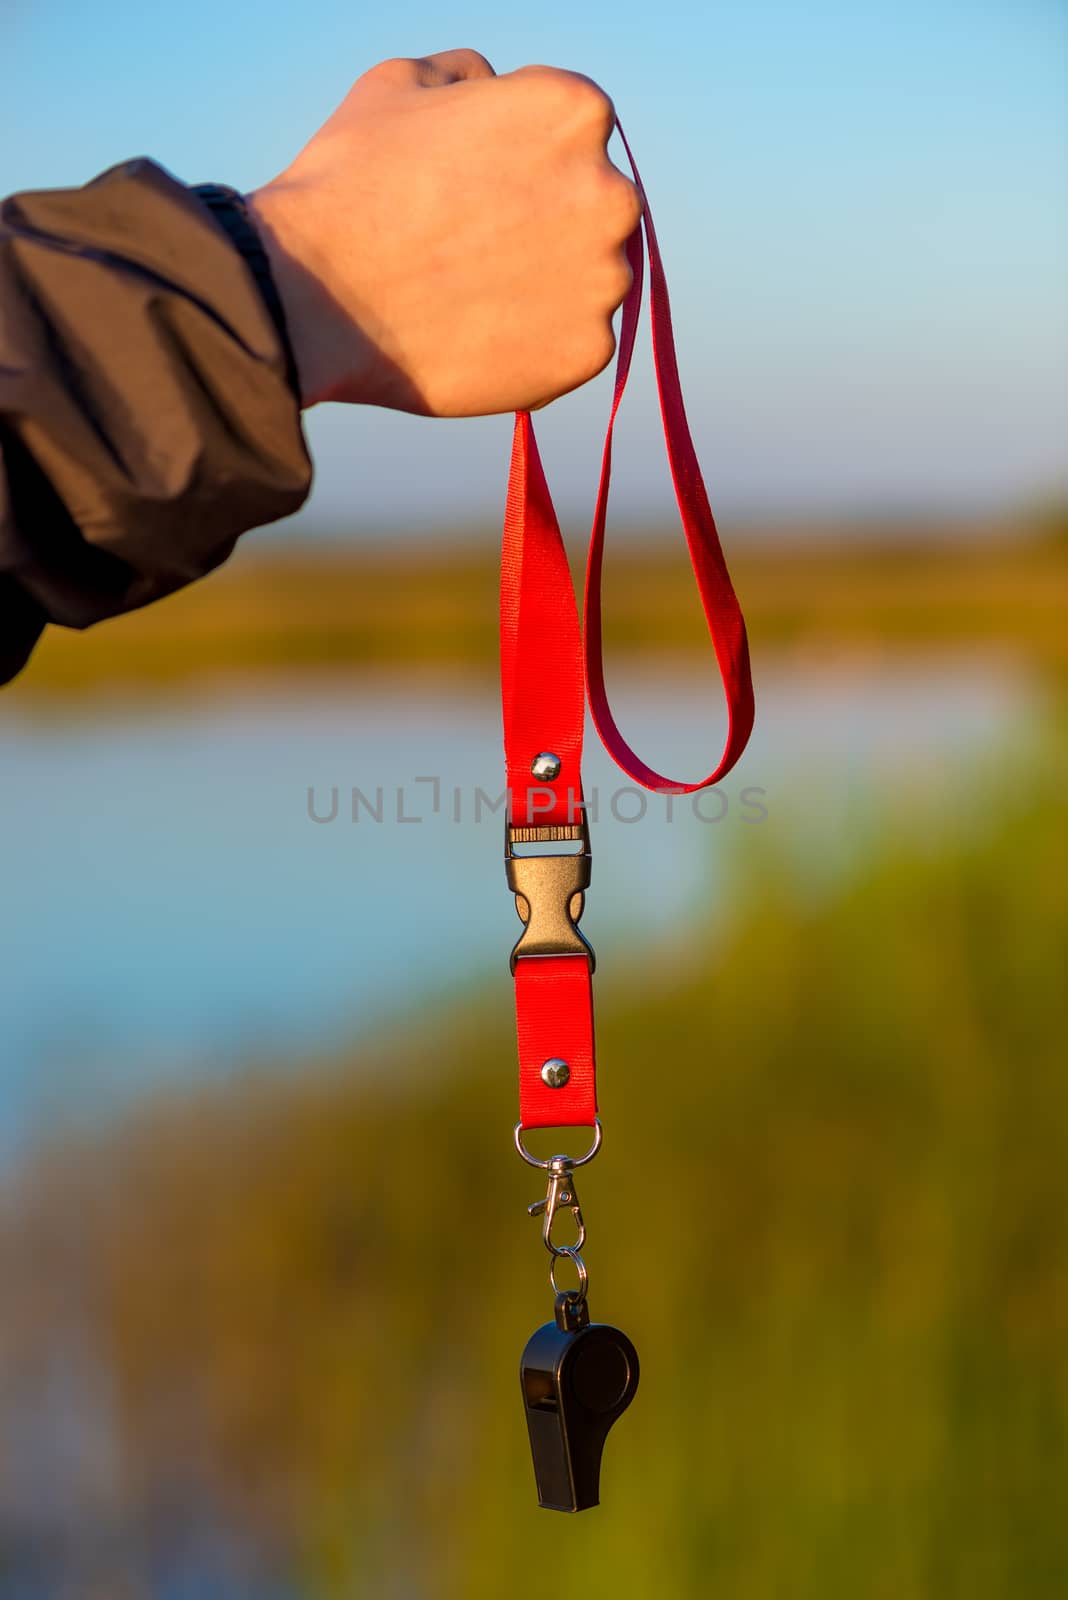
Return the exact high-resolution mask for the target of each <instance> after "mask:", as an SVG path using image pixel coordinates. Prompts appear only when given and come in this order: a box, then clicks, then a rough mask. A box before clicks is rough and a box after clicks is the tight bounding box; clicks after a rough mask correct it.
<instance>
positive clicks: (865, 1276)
mask: <svg viewBox="0 0 1068 1600" xmlns="http://www.w3.org/2000/svg"><path fill="white" fill-rule="evenodd" d="M1056 751H1057V746H1056V745H1055V743H1054V740H1053V738H1052V736H1051V737H1050V739H1049V740H1048V743H1047V745H1046V747H1045V748H1044V749H1043V750H1042V751H1041V752H1040V753H1039V754H1038V755H1037V756H1036V757H1035V759H1034V760H1031V761H1029V762H1025V761H1021V760H1019V759H1016V755H1017V754H1018V753H1017V752H1014V759H1013V761H1012V763H1011V767H1010V764H1009V763H1007V767H1010V770H1007V771H1006V775H1005V776H1004V778H1003V779H1001V780H997V781H996V794H995V797H994V799H993V800H992V801H991V803H990V805H989V806H986V807H982V808H974V809H973V811H971V812H969V815H968V817H967V819H963V818H961V819H959V820H958V822H957V824H956V826H953V825H952V824H950V825H949V826H950V827H951V828H952V831H950V832H948V833H947V832H945V831H941V832H939V833H938V834H937V836H935V835H925V834H924V833H923V831H922V830H921V829H918V828H917V827H916V825H915V819H914V818H906V817H905V816H904V815H902V814H895V813H894V812H893V811H892V810H887V811H886V812H885V814H884V818H883V824H884V825H883V829H882V832H881V837H880V841H879V843H878V844H877V845H875V846H873V848H872V850H871V852H870V854H869V856H868V857H867V859H865V860H864V861H863V862H861V863H860V864H859V865H858V866H857V867H856V868H855V869H854V870H853V871H852V872H851V875H850V876H849V877H848V879H846V880H845V881H841V880H840V881H838V882H837V884H836V885H835V886H834V887H833V888H832V889H830V890H827V889H826V888H825V889H823V890H822V891H820V892H815V891H814V890H813V889H812V887H811V884H806V882H805V881H804V879H803V875H798V873H797V872H796V871H795V869H792V868H791V867H790V866H789V865H788V864H787V863H786V862H785V861H779V862H773V861H771V860H769V858H768V854H767V850H768V847H767V845H766V842H765V840H764V839H763V837H762V838H761V840H760V852H759V855H758V854H757V853H755V851H753V850H750V851H749V852H748V853H747V854H746V855H744V856H742V857H741V858H739V859H738V860H737V862H736V864H735V868H734V871H735V873H736V879H737V881H736V884H735V890H736V892H735V893H734V894H733V895H732V899H731V903H732V904H733V905H735V906H737V907H738V908H739V910H738V912H737V914H736V916H735V919H734V921H733V923H732V924H731V925H730V926H729V927H728V928H727V930H726V931H725V932H724V933H722V934H720V935H717V936H716V938H715V940H713V938H712V936H711V935H708V936H707V937H705V936H701V935H700V934H699V935H698V936H697V937H695V938H693V939H687V940H686V942H685V943H684V944H680V945H679V946H678V948H672V949H663V948H662V949H660V950H658V951H657V952H656V953H655V959H647V958H649V957H651V956H652V955H653V953H652V952H645V953H639V955H638V956H637V957H636V964H635V965H634V967H633V969H632V970H629V971H626V972H620V971H618V970H617V972H616V973H615V974H614V975H613V974H610V973H605V974H604V975H603V976H602V977H601V978H600V979H599V980H598V983H599V992H598V1011H599V1040H600V1059H601V1067H602V1094H603V1099H602V1110H603V1112H604V1115H605V1119H606V1127H607V1133H606V1139H605V1147H604V1151H603V1153H602V1155H601V1157H600V1158H599V1159H598V1161H597V1163H596V1164H595V1165H594V1166H593V1167H591V1168H589V1169H587V1171H586V1172H585V1173H584V1174H583V1179H584V1181H583V1182H582V1184H581V1186H580V1190H581V1194H582V1197H583V1201H584V1208H585V1212H586V1218H587V1222H588V1223H589V1226H590V1243H589V1248H588V1259H589V1261H590V1263H591V1273H592V1289H591V1304H592V1307H593V1311H594V1315H595V1316H601V1317H604V1318H606V1319H609V1320H615V1321H618V1322H619V1323H621V1324H622V1325H623V1326H624V1327H625V1328H626V1329H627V1331H628V1332H629V1333H630V1334H631V1335H632V1337H633V1338H634V1340H635V1342H636V1344H637V1346H638V1349H639V1352H640V1354H641V1356H642V1362H643V1376H642V1383H641V1388H640V1390H639V1393H638V1396H637V1398H636V1400H635V1402H634V1405H633V1406H632V1408H631V1410H630V1411H629V1412H628V1414H627V1416H626V1417H625V1418H624V1419H623V1420H622V1421H621V1422H620V1424H619V1425H618V1427H617V1429H616V1430H615V1432H614V1433H613V1435H612V1436H611V1438H610V1440H609V1443H608V1448H607V1450H606V1455H605V1463H604V1472H603V1477H602V1492H603V1497H604V1504H603V1505H602V1506H601V1507H600V1508H599V1509H598V1510H597V1511H594V1512H590V1513H588V1514H585V1515H583V1516H580V1517H578V1518H573V1519H570V1518H565V1517H561V1516H559V1515H554V1514H551V1513H547V1512H542V1511H539V1510H538V1509H537V1507H536V1503H535V1498H534V1490H533V1482H532V1475H531V1469H530V1465H529V1460H528V1456H527V1444H526V1437H525V1429H524V1424H523V1417H522V1410H521V1405H520V1398H519V1389H518V1381H517V1363H518V1357H519V1353H520V1350H521V1348H522V1346H523V1343H524V1341H525V1340H526V1337H527V1335H528V1334H529V1333H530V1331H531V1330H532V1328H533V1327H534V1326H535V1325H536V1323H538V1322H539V1321H543V1320H545V1318H546V1316H547V1315H548V1313H549V1311H550V1307H551V1302H550V1296H549V1291H548V1287H547V1285H546V1283H545V1279H544V1274H545V1257H544V1252H543V1250H542V1248H541V1245H540V1242H539V1238H538V1230H537V1227H536V1225H535V1224H534V1223H532V1222H530V1221H529V1220H528V1219H527V1218H526V1217H525V1215H524V1207H525V1205H526V1204H527V1203H528V1202H529V1201H531V1200H533V1199H535V1198H536V1197H537V1194H538V1184H537V1175H536V1174H532V1173H531V1172H530V1171H529V1170H528V1169H524V1168H522V1167H521V1165H520V1163H519V1162H518V1161H517V1160H516V1158H515V1155H514V1153H513V1152H512V1150H511V1147H510V1142H509V1129H510V1126H511V1121H512V1117H513V1114H514V1088H513V1078H514V1067H513V1055H514V1052H513V1040H512V1036H511V1017H510V1000H509V995H508V984H507V980H506V978H502V980H501V982H500V983H499V984H498V985H495V986H494V988H493V990H492V993H487V994H486V995H485V996H482V997H479V996H475V997H472V998H471V999H470V1000H465V1001H464V1002H463V1003H462V1004H458V1005H457V1006H456V1008H455V1010H454V1011H453V1012H452V1013H451V1014H440V1013H438V1014H435V1015H433V1016H428V1017H425V1018H422V1019H415V1020H412V1021H410V1022H408V1023H407V1024H406V1025H405V1026H404V1027H403V1029H402V1030H401V1031H400V1032H398V1033H396V1034H394V1035H391V1036H388V1037H384V1038H382V1039H380V1040H378V1041H376V1042H375V1043H374V1044H371V1045H368V1046H366V1047H364V1048H361V1050H360V1052H359V1054H358V1056H354V1058H353V1059H352V1060H351V1061H348V1062H341V1063H334V1064H319V1070H317V1071H314V1072H309V1074H308V1075H307V1076H305V1078H304V1079H303V1080H302V1081H294V1080H292V1079H287V1080H286V1081H284V1082H279V1081H277V1080H265V1079H260V1078H257V1077H256V1076H255V1075H252V1074H250V1075H249V1076H248V1077H247V1078H245V1079H244V1080H242V1081H240V1082H236V1083H232V1084H230V1085H228V1086H226V1087H223V1088H220V1089H218V1090H215V1091H211V1092H207V1093H198V1094H196V1095H195V1096H191V1097H189V1098H187V1099H178V1100H174V1101H172V1102H171V1103H170V1104H166V1105H164V1104H156V1105H154V1106H152V1107H150V1108H147V1109H146V1110H145V1111H144V1112H142V1113H141V1114H140V1115H138V1116H137V1117H135V1118H134V1119H132V1120H130V1121H129V1122H128V1123H127V1124H126V1125H125V1126H124V1128H122V1129H121V1130H119V1131H117V1132H114V1133H112V1134H111V1135H108V1136H107V1137H105V1138H103V1139H102V1140H100V1139H98V1140H95V1141H92V1140H90V1141H87V1142H85V1143H83V1144H82V1145H81V1146H76V1145H74V1144H71V1145H68V1146H66V1147H64V1148H63V1149H61V1150H59V1151H57V1152H56V1153H55V1155H54V1157H53V1158H52V1159H51V1160H50V1161H49V1160H42V1161H41V1162H40V1163H39V1164H38V1165H37V1166H36V1168H35V1169H34V1170H33V1171H32V1172H31V1173H29V1174H27V1175H25V1176H24V1177H23V1178H22V1179H21V1180H20V1183H19V1185H18V1186H17V1188H16V1189H15V1190H13V1191H12V1192H11V1193H10V1194H9V1196H8V1202H9V1203H8V1208H7V1212H6V1215H7V1218H8V1228H7V1230H6V1232H5V1233H4V1235H3V1243H2V1248H3V1252H4V1262H5V1266H4V1277H5V1288H6V1305H5V1327H6V1345H5V1349H6V1351H7V1354H6V1357H5V1358H4V1360H5V1361H6V1371H5V1372H3V1373H2V1374H0V1376H3V1377H5V1378H6V1379H7V1388H6V1389H5V1384H4V1382H3V1381H0V1396H2V1395H3V1394H4V1393H11V1392H12V1391H11V1382H10V1379H11V1370H12V1363H13V1362H14V1363H15V1367H16V1368H17V1370H18V1371H19V1374H20V1379H19V1381H20V1385H21V1393H22V1394H23V1396H24V1397H25V1396H26V1395H27V1394H29V1393H31V1392H32V1387H33V1383H34V1382H35V1381H36V1382H38V1383H39V1384H41V1385H44V1384H45V1383H46V1382H47V1374H48V1370H49V1367H48V1358H47V1355H46V1352H47V1349H48V1347H49V1345H50V1343H54V1330H55V1328H56V1327H57V1326H61V1327H66V1328H68V1329H70V1328H75V1329H77V1330H79V1334H78V1337H79V1340H81V1341H83V1342H84V1346H85V1348H86V1349H88V1350H89V1351H91V1352H93V1357H94V1359H95V1360H96V1361H97V1362H99V1364H100V1370H101V1372H102V1373H103V1384H102V1388H103V1391H104V1392H105V1393H106V1394H107V1396H108V1397H109V1400H108V1404H109V1407H110V1408H112V1413H113V1416H114V1420H115V1425H116V1430H117V1438H118V1451H117V1456H116V1461H117V1463H118V1465H117V1466H116V1467H115V1468H114V1469H113V1470H114V1473H115V1475H116V1478H115V1481H116V1483H117V1488H114V1489H113V1491H112V1493H113V1497H114V1504H115V1505H117V1506H119V1508H120V1511H117V1512H115V1513H114V1514H115V1515H116V1516H118V1517H120V1520H122V1519H125V1521H124V1522H123V1524H122V1525H123V1526H130V1527H136V1528H140V1527H143V1526H146V1525H147V1526H151V1525H152V1524H153V1521H154V1519H155V1520H159V1519H163V1520H164V1521H165V1520H166V1518H167V1516H168V1515H173V1514H174V1506H175V1504H179V1505H181V1504H185V1503H194V1504H201V1503H207V1504H210V1505H211V1506H212V1507H213V1508H214V1512H215V1514H217V1515H218V1516H220V1517H223V1518H225V1519H226V1521H227V1523H228V1524H229V1525H232V1526H235V1527H240V1528H241V1529H243V1530H245V1531H246V1533H247V1536H248V1538H249V1539H250V1540H251V1541H252V1542H253V1544H254V1545H256V1546H257V1547H258V1548H260V1549H269V1550H272V1551H274V1552H275V1557H274V1559H275V1560H276V1561H277V1563H278V1570H285V1571H287V1572H289V1573H290V1574H291V1575H292V1578H293V1582H294V1592H295V1593H298V1594H299V1595H301V1596H302V1597H307V1600H342V1597H345V1600H348V1597H352V1596H364V1595H370V1594H376V1595H383V1596H402V1595H403V1596H413V1597H419V1600H423V1597H427V1600H500V1597H501V1596H503V1595H507V1596H510V1597H514V1600H542V1596H543V1595H544V1594H545V1593H546V1590H547V1589H548V1588H550V1587H553V1586H558V1585H561V1584H563V1585H566V1587H567V1589H568V1591H569V1592H571V1593H574V1594H588V1595H590V1596H608V1595H610V1596H613V1597H614V1600H648V1597H651V1596H657V1597H659V1596H670V1597H672V1600H690V1597H693V1600H699V1597H700V1600H703V1597H705V1596H708V1595H722V1596H729V1597H730V1600H778V1597H784V1596H788V1597H789V1600H828V1597H836V1600H837V1597H841V1600H847V1597H848V1600H859V1597H864V1600H884V1597H885V1600H995V1597H997V1600H1003V1597H1006V1596H1010V1595H1011V1596H1020V1597H1027V1600H1054V1597H1057V1600H1059V1597H1060V1596H1062V1595H1063V1594H1064V1592H1065V1582H1066V1578H1068V1516H1066V1515H1065V1484H1066V1483H1068V1162H1066V1153H1068V1152H1066V1142H1068V1082H1066V1078H1065V1073H1064V1040H1065V1037H1066V1035H1068V1015H1066V1010H1068V1006H1066V998H1065V982H1064V975H1065V954H1066V945H1068V939H1066V934H1068V915H1066V907H1065V896H1064V884H1065V876H1066V875H1065V864H1066V863H1065V844H1064V826H1063V812H1062V808H1061V801H1060V796H1061V792H1062V788H1063V781H1064V776H1065V774H1064V772H1063V766H1062V765H1061V764H1060V763H1059V759H1058V757H1057V755H1056ZM932 826H933V825H932ZM695 870H696V869H695ZM46 1329H50V1330H53V1332H52V1333H49V1334H48V1335H47V1337H46V1335H45V1332H44V1330H46ZM12 1352H16V1354H13V1353H12ZM18 1352H21V1354H18ZM19 1363H21V1365H19ZM34 1373H36V1378H34ZM24 1403H25V1402H24ZM138 1592H140V1591H138Z"/></svg>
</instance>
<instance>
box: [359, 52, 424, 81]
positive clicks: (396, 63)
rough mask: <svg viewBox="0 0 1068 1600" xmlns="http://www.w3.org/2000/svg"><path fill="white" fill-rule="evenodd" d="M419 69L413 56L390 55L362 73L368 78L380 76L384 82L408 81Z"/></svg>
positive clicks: (412, 78)
mask: <svg viewBox="0 0 1068 1600" xmlns="http://www.w3.org/2000/svg"><path fill="white" fill-rule="evenodd" d="M418 71H419V63H418V61H417V60H416V59H415V58H414V56H390V57H389V58H388V60H386V61H379V62H378V64H377V65H376V66H373V67H371V69H370V70H369V71H368V72H367V73H365V74H364V76H365V77H368V78H381V79H382V80H383V81H384V82H386V83H410V82H412V81H414V79H415V78H416V76H417V74H418Z"/></svg>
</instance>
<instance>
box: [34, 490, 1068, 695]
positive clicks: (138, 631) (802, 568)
mask: <svg viewBox="0 0 1068 1600" xmlns="http://www.w3.org/2000/svg"><path fill="white" fill-rule="evenodd" d="M1064 525H1065V518H1064V514H1063V510H1061V509H1058V508H1057V507H1053V508H1049V507H1043V508H1041V509H1040V510H1035V511H1033V512H1028V513H1026V514H1025V515H1021V516H1020V517H1019V518H1018V519H1016V520H1014V521H1009V522H1006V523H1005V524H1004V525H1001V524H999V525H997V526H985V527H978V526H975V527H963V528H962V527H954V528H945V527H939V526H937V525H933V526H932V525H930V524H927V523H915V524H910V525H908V526H906V527H902V526H900V525H897V526H894V525H890V526H886V527H875V526H866V527H830V528H827V527H822V526H816V527H811V528H808V527H806V528H798V527H795V528H788V529H784V528H777V529H776V528H761V527H745V526H743V527H739V528H734V529H725V530H724V542H725V545H726V547H727V550H728V554H729V558H730V562H731V568H732V571H733V573H734V576H735V580H736V584H737V587H738V592H739V594H740V596H741V599H742V602H743V605H744V607H745V611H746V617H747V620H748V624H749V630H750V637H751V640H752V643H753V647H754V650H755V651H758V652H759V651H762V650H769V649H783V648H790V649H794V648H798V647H806V646H808V645H810V644H818V645H819V646H820V647H825V646H826V645H827V644H828V643H833V644H835V645H838V646H847V647H851V646H859V647H861V648H865V647H867V646H869V645H871V644H876V645H879V646H889V647H909V648H912V647H916V646H922V647H924V648H925V649H927V648H930V647H934V648H949V649H952V648H955V647H958V646H959V645H960V644H961V643H963V642H970V643H977V642H978V643H982V644H983V645H985V646H988V647H992V648H996V649H1002V650H1011V651H1020V650H1021V649H1022V650H1025V651H1026V652H1027V653H1028V654H1029V655H1030V656H1031V657H1034V658H1037V659H1039V660H1041V661H1044V662H1048V663H1050V664H1052V665H1056V666H1058V667H1062V666H1063V663H1064V659H1065V655H1066V651H1068V630H1066V628H1065V626H1064V617H1065V614H1066V611H1068V561H1066V560H1065V548H1066V547H1065V540H1064V531H1063V530H1064ZM577 567H578V563H577V562H576V570H577ZM496 586H497V536H496V533H495V532H487V533H486V535H485V538H484V539H482V540H480V541H478V542H477V543H472V542H471V541H470V539H469V538H468V539H467V540H466V541H465V542H463V543H457V542H455V541H448V540H445V539H441V540H438V541H437V542H435V543H434V544H432V545H420V544H415V545H413V544H412V543H411V542H410V541H403V540H402V541H398V543H397V544H395V545H393V546H388V545H379V546H372V547H363V548H360V547H357V546H355V545H352V544H346V543H342V542H341V541H340V540H339V541H338V542H337V543H335V544H333V545H322V544H321V545H319V546H317V547H314V546H309V547H305V548H304V549H298V548H296V547H292V546H291V547H289V548H286V549H284V550H280V549H278V548H277V547H276V548H274V549H273V550H272V549H271V548H270V547H269V546H265V545H257V544H256V540H255V536H254V535H250V536H249V537H248V538H247V539H245V540H244V541H242V544H241V547H240V549H239V550H238V552H237V554H236V555H235V556H234V557H233V558H232V559H231V561H230V562H229V563H228V564H227V565H225V566H224V567H223V568H222V569H220V570H219V571H218V572H216V573H214V574H212V575H211V577H210V578H209V579H208V580H207V581H206V582H202V583H198V584H194V585H192V586H191V587H190V588H188V589H185V590H182V591H181V592H179V593H178V594H175V595H172V596H170V597H169V598H168V599H166V600H163V601H161V602H159V603H158V604H156V605H153V606H150V607H148V608H147V609H146V610H144V611H139V612H133V613H131V614H129V615H127V616H124V617H119V618H116V619H114V620H113V621H110V622H108V623H107V624H105V625H104V626H101V627H98V628H94V629H91V630H90V631H89V633H88V634H86V635H80V634H76V633H72V632H69V631H67V630H64V629H61V628H51V629H49V630H48V632H47V634H46V636H45V638H44V639H43V640H42V642H41V644H40V645H39V646H38V648H37V650H36V652H35V654H34V657H33V659H32V661H31V663H30V665H29V667H28V668H27V669H26V670H25V671H24V673H23V674H22V675H21V676H20V678H19V679H18V681H17V683H16V684H15V685H14V686H13V687H12V688H11V689H9V690H8V691H7V695H6V696H5V701H6V702H8V703H10V701H19V702H22V703H25V704H28V705H32V704H34V703H36V702H39V701H42V700H47V699H49V698H55V697H57V696H60V697H66V696H69V695H70V694H73V693H84V692H86V691H93V690H99V689H102V688H103V689H105V690H106V689H109V688H110V687H112V686H115V685H119V686H121V687H122V689H123V690H124V691H126V690H129V689H133V690H134V691H135V692H142V693H145V692H148V693H158V692H159V690H160V689H161V688H171V689H181V688H184V687H185V686H188V685H190V684H194V685H195V683H196V680H198V679H203V678H204V677H218V676H220V675H222V674H227V673H231V674H232V673H234V672H242V673H270V672H275V673H278V672H282V673H285V674H286V676H287V678H289V679H290V680H291V679H292V676H293V674H294V673H295V672H298V671H322V670H324V669H331V668H334V669H336V668H349V667H353V666H366V665H369V664H381V665H386V666H388V667H389V668H390V669H391V670H397V669H398V668H399V667H400V666H402V665H408V666H414V667H424V668H425V667H427V666H432V667H433V669H434V670H435V671H436V672H440V671H442V670H448V669H452V670H460V671H463V670H473V669H477V670H478V671H479V673H484V672H485V671H486V669H487V668H488V669H490V670H491V671H492V666H493V663H494V662H495V660H496V651H497V590H496ZM605 605H606V613H607V634H606V637H607V640H608V642H609V645H610V646H611V647H612V648H613V649H619V650H633V649H635V648H641V649H647V648H650V649H656V650H659V651H670V652H673V653H690V652H693V651H696V650H701V651H707V649H708V638H707V633H706V630H705V625H704V620H703V618H702V616H701V613H700V609H699V606H698V603H697V600H696V596H695V593H694V585H693V577H692V574H691V572H690V569H689V565H688V563H687V559H686V555H685V550H684V548H683V544H682V540H681V537H680V536H678V535H677V534H673V535H671V536H670V537H655V536H650V537H648V538H646V539H644V540H643V539H640V538H637V537H632V538H631V539H629V540H625V541H620V543H619V544H618V546H617V547H616V548H614V549H613V550H612V551H611V552H610V554H609V557H608V560H607V567H606V584H605Z"/></svg>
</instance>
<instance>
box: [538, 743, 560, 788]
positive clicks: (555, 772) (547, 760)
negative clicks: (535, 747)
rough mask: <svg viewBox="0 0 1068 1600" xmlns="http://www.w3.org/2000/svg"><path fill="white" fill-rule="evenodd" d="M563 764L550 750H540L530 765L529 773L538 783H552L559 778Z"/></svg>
mask: <svg viewBox="0 0 1068 1600" xmlns="http://www.w3.org/2000/svg"><path fill="white" fill-rule="evenodd" d="M562 766H563V762H562V761H561V760H560V757H559V756H554V755H553V753H552V751H551V750H542V751H541V752H540V754H538V755H536V756H535V757H534V760H533V761H532V762H531V763H530V770H531V773H532V774H533V776H534V777H535V778H537V780H538V782H539V783H552V782H554V780H555V779H557V778H558V777H559V776H560V768H561V767H562Z"/></svg>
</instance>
